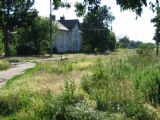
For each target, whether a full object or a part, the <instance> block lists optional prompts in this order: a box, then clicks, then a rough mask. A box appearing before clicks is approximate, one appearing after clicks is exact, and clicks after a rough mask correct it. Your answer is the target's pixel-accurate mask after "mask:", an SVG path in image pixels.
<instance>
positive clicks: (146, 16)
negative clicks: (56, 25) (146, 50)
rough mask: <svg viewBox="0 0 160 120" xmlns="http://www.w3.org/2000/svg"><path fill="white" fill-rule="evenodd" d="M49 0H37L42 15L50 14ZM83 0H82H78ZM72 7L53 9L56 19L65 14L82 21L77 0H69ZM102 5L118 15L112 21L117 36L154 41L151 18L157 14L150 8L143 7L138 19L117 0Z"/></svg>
mask: <svg viewBox="0 0 160 120" xmlns="http://www.w3.org/2000/svg"><path fill="white" fill-rule="evenodd" d="M49 1H50V0H35V8H36V9H37V10H38V11H39V15H41V16H49ZM78 1H82V0H78ZM68 2H69V3H71V5H72V7H71V8H69V9H65V8H63V9H58V10H56V11H53V14H54V15H56V19H59V18H60V16H63V15H64V16H65V18H66V19H80V21H81V22H82V20H83V18H78V17H77V16H76V14H75V12H74V10H75V8H74V3H75V0H68ZM102 5H107V6H110V7H111V12H112V13H113V15H114V16H115V17H116V19H115V20H114V21H113V23H112V27H113V31H114V32H115V34H116V36H117V38H121V37H123V36H125V35H126V36H128V37H129V38H130V39H131V40H135V41H137V40H140V41H143V42H154V41H153V40H152V38H153V36H154V31H155V28H154V26H153V24H152V23H150V20H151V19H152V18H153V17H154V16H155V15H154V13H153V12H152V11H151V10H150V9H149V8H144V9H143V14H142V16H141V17H138V19H137V20H136V14H135V13H133V12H132V11H121V10H120V7H119V6H117V5H116V0H102Z"/></svg>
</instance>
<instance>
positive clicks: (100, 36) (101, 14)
mask: <svg viewBox="0 0 160 120" xmlns="http://www.w3.org/2000/svg"><path fill="white" fill-rule="evenodd" d="M113 20H114V17H113V16H112V14H111V12H110V8H108V7H107V6H103V7H98V9H93V10H92V11H90V12H88V14H87V15H86V16H85V17H84V22H83V24H82V33H83V34H82V37H83V46H84V47H85V49H87V50H91V51H94V50H95V48H98V50H100V51H105V50H106V49H109V43H114V42H111V41H110V42H109V40H110V38H113V37H110V36H111V32H110V30H109V26H110V23H111V22H112V21H113ZM112 48H113V47H112Z"/></svg>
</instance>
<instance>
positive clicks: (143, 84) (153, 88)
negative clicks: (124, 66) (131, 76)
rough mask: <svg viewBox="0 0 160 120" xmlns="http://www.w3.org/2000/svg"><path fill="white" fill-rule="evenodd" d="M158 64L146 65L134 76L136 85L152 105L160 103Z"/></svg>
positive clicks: (159, 65)
mask: <svg viewBox="0 0 160 120" xmlns="http://www.w3.org/2000/svg"><path fill="white" fill-rule="evenodd" d="M159 73H160V64H156V65H152V66H147V67H145V68H144V69H143V70H141V72H139V74H138V75H137V78H136V81H135V82H136V87H137V88H138V89H140V90H141V91H142V92H143V93H144V95H145V97H146V99H147V101H149V102H150V103H152V104H153V105H157V104H159V105H160V95H159V93H160V75H159Z"/></svg>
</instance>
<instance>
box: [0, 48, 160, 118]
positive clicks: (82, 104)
mask: <svg viewBox="0 0 160 120" xmlns="http://www.w3.org/2000/svg"><path fill="white" fill-rule="evenodd" d="M70 57H74V59H70V60H66V61H50V62H41V63H38V64H37V66H36V67H35V68H32V69H30V70H27V71H26V73H25V74H24V75H20V76H17V77H15V78H13V79H12V80H10V81H8V82H7V84H6V85H5V86H2V87H1V88H0V91H1V92H0V116H1V118H2V119H4V120H13V119H21V120H28V119H30V120H41V119H45V120H55V119H56V120H62V119H64V120H70V119H76V120H97V119H98V120H142V119H145V120H158V119H160V116H159V114H160V108H159V105H160V102H159V100H160V96H159V91H160V87H159V86H160V78H159V73H160V62H159V58H157V57H155V56H149V55H145V56H144V55H140V54H138V55H136V52H135V51H131V50H130V51H127V50H119V51H118V52H114V53H111V54H110V55H107V56H106V55H97V56H95V55H85V54H78V55H77V54H74V55H70ZM150 58H152V59H150Z"/></svg>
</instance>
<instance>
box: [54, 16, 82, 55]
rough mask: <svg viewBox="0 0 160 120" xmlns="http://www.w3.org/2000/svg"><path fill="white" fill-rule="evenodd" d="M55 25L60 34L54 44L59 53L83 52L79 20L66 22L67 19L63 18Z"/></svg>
mask: <svg viewBox="0 0 160 120" xmlns="http://www.w3.org/2000/svg"><path fill="white" fill-rule="evenodd" d="M55 23H56V25H57V27H58V33H57V35H56V38H55V40H54V43H53V44H54V47H55V48H56V50H57V52H59V53H64V52H79V51H80V50H81V32H80V23H79V20H77V19H75V20H65V17H61V18H60V20H58V21H55Z"/></svg>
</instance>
